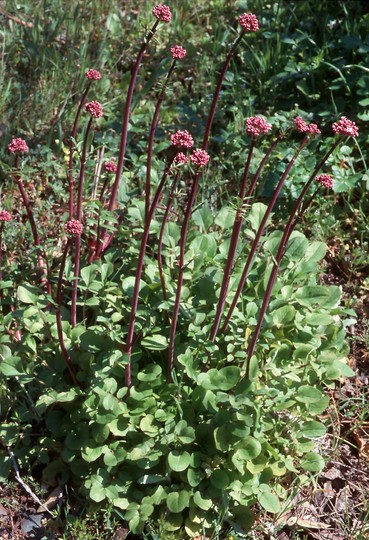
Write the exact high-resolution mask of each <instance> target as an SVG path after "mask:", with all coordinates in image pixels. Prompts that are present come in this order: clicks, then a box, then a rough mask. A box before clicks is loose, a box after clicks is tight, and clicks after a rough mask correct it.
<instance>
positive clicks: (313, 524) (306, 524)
mask: <svg viewBox="0 0 369 540" xmlns="http://www.w3.org/2000/svg"><path fill="white" fill-rule="evenodd" d="M296 524H297V525H298V526H299V527H302V528H303V529H330V528H331V526H330V525H327V524H326V523H322V522H321V521H310V520H308V519H298V520H297V522H296Z"/></svg>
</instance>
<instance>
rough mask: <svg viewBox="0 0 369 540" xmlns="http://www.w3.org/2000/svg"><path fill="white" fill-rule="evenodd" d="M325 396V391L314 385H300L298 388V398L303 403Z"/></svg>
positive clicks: (312, 401) (313, 401)
mask: <svg viewBox="0 0 369 540" xmlns="http://www.w3.org/2000/svg"><path fill="white" fill-rule="evenodd" d="M322 397H323V392H322V391H321V390H319V389H318V388H315V387H314V386H300V387H299V388H298V389H297V395H296V399H297V400H298V401H302V402H303V403H315V402H316V401H319V400H320V399H321V398H322Z"/></svg>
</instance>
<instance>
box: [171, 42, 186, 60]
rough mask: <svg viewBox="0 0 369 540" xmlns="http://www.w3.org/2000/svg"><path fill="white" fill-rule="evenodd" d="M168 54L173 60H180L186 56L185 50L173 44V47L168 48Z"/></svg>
mask: <svg viewBox="0 0 369 540" xmlns="http://www.w3.org/2000/svg"><path fill="white" fill-rule="evenodd" d="M170 54H171V55H172V58H174V60H182V58H184V57H185V56H186V54H187V51H186V49H184V48H183V47H181V46H180V45H174V47H171V48H170Z"/></svg>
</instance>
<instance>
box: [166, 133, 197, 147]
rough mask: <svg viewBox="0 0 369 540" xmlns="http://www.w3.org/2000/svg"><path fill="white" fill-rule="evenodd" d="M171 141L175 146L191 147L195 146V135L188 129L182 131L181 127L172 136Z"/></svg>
mask: <svg viewBox="0 0 369 540" xmlns="http://www.w3.org/2000/svg"><path fill="white" fill-rule="evenodd" d="M170 142H171V143H172V145H173V146H178V147H179V148H191V146H193V137H192V135H191V133H189V132H188V131H187V130H186V129H184V130H183V131H181V130H180V129H179V130H178V131H176V132H175V133H173V135H171V136H170Z"/></svg>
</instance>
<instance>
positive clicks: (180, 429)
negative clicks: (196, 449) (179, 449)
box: [174, 420, 195, 444]
mask: <svg viewBox="0 0 369 540" xmlns="http://www.w3.org/2000/svg"><path fill="white" fill-rule="evenodd" d="M174 433H175V434H176V436H177V438H178V440H180V441H181V443H183V444H190V443H192V442H193V441H194V440H195V430H194V428H193V427H192V426H189V425H188V424H187V422H186V421H185V420H180V421H179V422H178V423H177V425H176V427H175V429H174Z"/></svg>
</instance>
